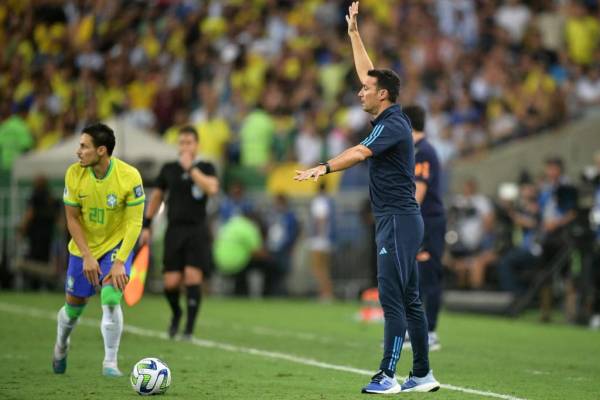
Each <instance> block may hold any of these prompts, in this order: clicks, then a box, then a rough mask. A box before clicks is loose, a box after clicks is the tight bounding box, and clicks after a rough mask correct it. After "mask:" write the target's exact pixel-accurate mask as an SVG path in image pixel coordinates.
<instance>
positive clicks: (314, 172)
mask: <svg viewBox="0 0 600 400" xmlns="http://www.w3.org/2000/svg"><path fill="white" fill-rule="evenodd" d="M326 173H327V167H325V166H324V165H319V166H317V167H314V168H311V169H307V170H305V171H299V170H296V176H295V177H294V180H295V181H305V180H308V179H310V178H313V180H314V181H315V182H316V181H317V180H319V177H320V176H322V175H325V174H326Z"/></svg>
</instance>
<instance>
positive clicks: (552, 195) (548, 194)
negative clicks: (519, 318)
mask: <svg viewBox="0 0 600 400" xmlns="http://www.w3.org/2000/svg"><path fill="white" fill-rule="evenodd" d="M544 174H545V177H546V181H545V182H544V184H543V186H542V189H541V192H540V210H541V212H542V256H541V260H540V267H541V268H543V269H547V268H553V267H554V264H555V263H556V262H558V261H557V260H558V258H559V256H560V254H561V253H564V252H569V253H570V248H569V245H570V243H571V237H570V232H569V229H568V227H569V225H570V224H571V223H572V222H573V221H575V218H576V217H577V206H578V192H577V189H576V188H575V187H574V186H573V185H572V184H571V183H569V181H568V179H567V177H566V176H565V175H564V164H563V161H562V159H560V158H558V157H550V158H548V159H546V162H545V167H544ZM566 259H567V261H566V264H568V259H569V257H567V258H566ZM561 271H562V272H563V273H562V277H563V279H564V288H565V289H564V290H565V313H566V315H567V319H569V320H572V319H573V318H574V315H575V308H576V290H575V285H574V283H573V279H572V276H571V273H570V272H571V271H570V265H569V266H566V267H562V268H561ZM552 302H553V294H552V282H548V283H547V284H546V285H545V286H544V287H543V288H542V289H541V292H540V308H541V320H542V322H549V321H550V314H551V311H552Z"/></svg>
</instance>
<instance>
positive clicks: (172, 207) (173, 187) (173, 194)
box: [156, 161, 216, 225]
mask: <svg viewBox="0 0 600 400" xmlns="http://www.w3.org/2000/svg"><path fill="white" fill-rule="evenodd" d="M194 166H195V167H197V168H198V169H200V171H202V173H203V174H205V175H211V176H215V175H216V171H215V167H214V166H213V165H212V164H211V163H209V162H204V161H199V162H196V163H195V164H194ZM156 186H157V187H158V188H159V189H161V190H162V191H163V192H167V200H166V202H167V217H168V219H169V224H184V225H192V224H204V223H205V221H206V202H207V200H208V196H207V195H206V193H204V192H203V191H202V189H200V188H199V187H198V185H196V184H194V181H193V180H192V178H191V176H190V175H189V174H188V173H187V172H185V171H184V170H183V168H181V165H179V162H177V161H175V162H170V163H167V164H165V165H163V167H162V169H161V170H160V173H159V174H158V178H156Z"/></svg>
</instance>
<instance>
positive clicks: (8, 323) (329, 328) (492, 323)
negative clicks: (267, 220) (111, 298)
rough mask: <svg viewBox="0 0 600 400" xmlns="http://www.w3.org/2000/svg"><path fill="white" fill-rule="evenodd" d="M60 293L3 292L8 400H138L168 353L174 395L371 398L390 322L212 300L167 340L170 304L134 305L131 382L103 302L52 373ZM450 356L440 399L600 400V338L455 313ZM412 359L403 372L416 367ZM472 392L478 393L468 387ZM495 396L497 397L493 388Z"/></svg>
mask: <svg viewBox="0 0 600 400" xmlns="http://www.w3.org/2000/svg"><path fill="white" fill-rule="evenodd" d="M62 303H63V297H62V296H61V295H59V294H22V293H7V292H2V293H0V321H1V322H0V338H1V343H2V352H1V353H0V360H1V363H2V364H1V365H2V367H3V368H2V369H3V374H2V378H1V379H0V398H1V399H103V400H105V399H134V398H138V396H137V394H135V392H134V391H133V390H132V389H131V387H130V385H129V380H128V374H129V371H130V370H131V368H132V366H133V365H134V363H135V362H136V361H138V360H139V359H141V358H144V357H159V358H160V359H162V360H164V361H165V362H166V363H167V364H168V365H169V367H170V368H171V371H172V374H173V382H172V385H171V387H170V389H169V390H168V391H167V393H166V395H165V397H164V398H165V400H166V399H173V400H175V399H232V400H235V399H363V398H364V395H361V394H360V389H361V387H362V386H363V385H364V384H365V383H367V381H368V378H369V377H368V376H367V375H365V374H366V373H367V371H371V372H372V371H374V370H375V369H376V368H377V366H378V362H379V358H380V356H381V351H382V350H381V335H382V331H383V329H382V325H364V324H361V323H358V322H356V320H355V314H356V312H357V310H358V304H357V303H334V304H330V305H323V304H318V303H315V302H310V301H284V300H280V301H275V300H274V301H258V300H230V299H217V298H209V299H208V300H206V301H205V302H204V303H203V307H202V311H201V315H200V318H199V321H198V326H197V332H196V338H197V339H196V340H195V341H194V342H193V343H189V342H180V341H169V340H166V339H164V338H161V337H159V336H160V335H161V334H162V333H163V332H164V331H165V328H166V326H167V323H168V318H169V316H168V308H167V305H166V302H165V301H164V300H163V299H162V298H161V297H157V296H146V297H145V298H144V299H143V300H142V302H141V303H140V304H139V305H137V306H135V307H134V308H128V307H126V306H124V312H125V324H126V325H127V328H126V331H125V332H124V334H123V338H122V341H121V349H120V352H119V365H120V367H121V369H122V370H123V371H124V372H126V376H124V377H122V378H112V379H110V378H104V377H102V376H101V363H102V357H103V345H102V336H101V334H100V329H99V319H100V315H101V313H100V306H99V302H98V299H97V298H94V299H92V300H91V302H90V304H89V305H88V307H87V308H86V310H85V312H84V315H83V317H84V318H83V320H82V323H81V324H80V325H79V326H78V327H77V328H76V329H75V331H74V333H73V336H72V341H71V352H70V353H69V359H68V361H69V362H68V367H67V373H66V374H65V375H63V376H56V375H54V374H53V373H52V370H51V354H52V346H53V343H54V339H55V332H56V323H55V320H54V315H55V314H56V311H57V310H58V309H59V307H60V306H61V305H62ZM439 335H440V338H441V340H442V345H443V349H442V350H441V351H439V352H435V353H432V354H431V364H432V367H433V369H434V372H435V375H436V377H437V379H438V380H439V381H440V382H441V383H442V384H445V385H452V387H449V386H445V387H443V388H442V389H441V390H440V391H439V392H437V393H435V394H405V395H402V394H400V395H397V396H404V397H408V398H414V399H420V398H426V397H427V398H439V399H478V398H481V399H492V398H504V399H510V398H520V399H540V400H542V399H544V400H549V399H580V400H583V399H599V398H600V333H599V332H593V331H589V330H586V329H584V328H579V327H572V326H566V325H540V324H538V323H536V322H533V321H527V320H509V319H504V318H494V317H487V316H474V315H465V314H455V313H444V314H443V315H442V317H441V325H440V331H439ZM410 365H411V353H410V352H403V353H402V355H401V359H400V362H399V363H398V374H399V375H406V374H407V373H408V371H409V370H410ZM464 389H467V390H468V389H472V390H474V391H476V392H475V393H473V392H468V391H467V392H465V391H464ZM484 392H487V394H486V393H484Z"/></svg>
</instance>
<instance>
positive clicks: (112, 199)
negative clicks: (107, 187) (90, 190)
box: [106, 193, 117, 208]
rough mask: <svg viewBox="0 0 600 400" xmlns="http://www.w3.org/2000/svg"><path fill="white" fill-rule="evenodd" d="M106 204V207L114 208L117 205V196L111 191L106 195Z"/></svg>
mask: <svg viewBox="0 0 600 400" xmlns="http://www.w3.org/2000/svg"><path fill="white" fill-rule="evenodd" d="M106 206H107V207H108V208H115V207H116V206H117V196H116V195H115V194H113V193H111V194H109V195H108V196H106Z"/></svg>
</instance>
